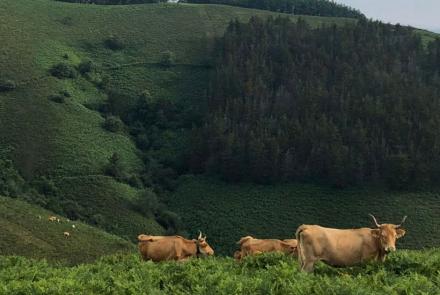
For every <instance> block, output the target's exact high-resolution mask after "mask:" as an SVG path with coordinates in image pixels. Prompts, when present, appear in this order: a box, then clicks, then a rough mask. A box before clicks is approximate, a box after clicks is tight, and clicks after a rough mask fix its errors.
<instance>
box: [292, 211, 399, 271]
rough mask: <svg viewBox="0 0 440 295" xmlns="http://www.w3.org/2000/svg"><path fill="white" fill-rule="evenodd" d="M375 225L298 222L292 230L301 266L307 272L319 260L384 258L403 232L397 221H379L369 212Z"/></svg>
mask: <svg viewBox="0 0 440 295" xmlns="http://www.w3.org/2000/svg"><path fill="white" fill-rule="evenodd" d="M370 216H371V217H372V218H373V221H374V223H375V225H376V228H374V229H371V228H358V229H335V228H326V227H322V226H319V225H301V226H300V227H299V228H298V229H297V231H296V238H297V240H298V259H299V262H300V265H301V270H304V271H307V272H311V271H313V266H314V264H315V262H317V261H319V260H321V261H323V262H325V263H327V264H329V265H332V266H352V265H355V264H358V263H362V262H365V261H368V260H374V259H377V260H380V261H384V260H385V257H386V255H387V254H388V253H390V252H392V251H395V250H396V240H397V239H399V238H401V237H403V236H404V235H405V230H404V229H402V228H400V227H401V226H402V224H403V223H404V222H405V219H406V216H405V217H404V218H403V220H402V222H401V223H400V224H398V225H395V224H387V223H385V224H379V223H377V220H376V218H375V217H374V216H373V215H371V214H370Z"/></svg>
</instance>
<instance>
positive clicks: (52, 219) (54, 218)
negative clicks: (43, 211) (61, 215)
mask: <svg viewBox="0 0 440 295" xmlns="http://www.w3.org/2000/svg"><path fill="white" fill-rule="evenodd" d="M48 220H49V221H57V217H56V216H49V218H48Z"/></svg>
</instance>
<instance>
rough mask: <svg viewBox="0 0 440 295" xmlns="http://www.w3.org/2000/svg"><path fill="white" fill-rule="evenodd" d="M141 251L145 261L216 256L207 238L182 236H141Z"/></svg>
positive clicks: (200, 235)
mask: <svg viewBox="0 0 440 295" xmlns="http://www.w3.org/2000/svg"><path fill="white" fill-rule="evenodd" d="M138 240H139V244H138V246H139V251H140V252H141V256H142V258H143V259H144V260H152V261H155V262H158V261H163V260H185V259H188V258H190V257H199V256H206V255H209V256H210V255H214V250H213V249H212V248H211V247H210V246H209V245H208V243H207V242H206V236H205V237H202V233H199V237H198V238H197V239H193V240H187V239H184V238H183V237H181V236H149V235H139V236H138Z"/></svg>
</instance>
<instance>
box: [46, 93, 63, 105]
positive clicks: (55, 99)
mask: <svg viewBox="0 0 440 295" xmlns="http://www.w3.org/2000/svg"><path fill="white" fill-rule="evenodd" d="M48 98H49V100H51V101H53V102H56V103H64V102H65V96H64V95H60V94H52V95H49V97H48Z"/></svg>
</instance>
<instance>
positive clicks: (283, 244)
mask: <svg viewBox="0 0 440 295" xmlns="http://www.w3.org/2000/svg"><path fill="white" fill-rule="evenodd" d="M237 244H239V245H240V251H236V252H235V253H234V258H235V259H237V260H239V259H241V258H243V257H245V256H247V255H257V254H261V253H266V252H282V253H286V254H295V253H296V240H294V239H289V240H283V241H282V240H277V239H255V238H253V237H251V236H246V237H243V238H241V239H240V241H238V243H237Z"/></svg>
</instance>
